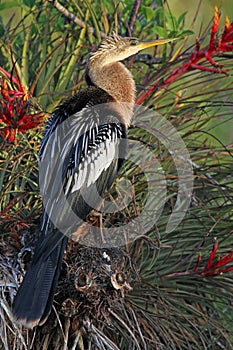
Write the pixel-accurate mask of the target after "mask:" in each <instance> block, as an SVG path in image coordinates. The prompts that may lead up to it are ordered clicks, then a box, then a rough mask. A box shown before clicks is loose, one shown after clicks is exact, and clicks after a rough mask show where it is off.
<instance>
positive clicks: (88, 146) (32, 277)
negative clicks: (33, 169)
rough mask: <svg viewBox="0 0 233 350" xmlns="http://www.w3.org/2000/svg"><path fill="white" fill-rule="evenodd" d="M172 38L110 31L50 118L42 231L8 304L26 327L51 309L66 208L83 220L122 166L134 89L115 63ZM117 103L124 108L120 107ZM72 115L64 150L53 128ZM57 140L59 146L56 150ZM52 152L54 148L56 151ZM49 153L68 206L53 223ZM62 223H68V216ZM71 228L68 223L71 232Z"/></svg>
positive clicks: (45, 143) (41, 319) (46, 135)
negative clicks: (82, 82) (79, 83)
mask: <svg viewBox="0 0 233 350" xmlns="http://www.w3.org/2000/svg"><path fill="white" fill-rule="evenodd" d="M172 40H173V39H161V40H155V41H152V42H145V43H143V42H140V41H139V40H137V39H135V38H128V37H125V38H123V37H120V36H117V35H115V34H114V35H112V36H110V37H107V38H106V39H105V40H103V42H102V43H101V44H100V46H99V48H98V49H97V50H96V51H95V52H94V53H92V54H91V55H90V58H89V60H88V63H87V69H86V81H87V84H88V87H87V88H86V89H85V90H83V91H80V92H79V93H78V94H76V95H74V96H73V97H71V98H70V99H68V100H66V101H65V102H63V104H61V105H60V106H59V107H58V108H57V109H56V110H55V112H54V113H53V114H52V116H51V118H50V119H49V121H48V123H47V126H46V128H45V132H44V137H43V140H42V144H41V148H40V152H39V167H45V168H46V166H44V165H43V162H44V159H45V158H46V159H47V163H48V171H47V169H46V171H45V176H44V179H43V181H44V183H43V187H44V188H43V190H42V199H43V193H44V196H47V198H48V200H46V203H47V204H48V205H47V207H46V204H45V205H44V206H45V208H44V212H43V218H42V223H41V235H40V238H39V241H38V243H37V246H36V249H35V252H34V256H33V258H32V262H31V264H30V266H29V268H28V269H27V272H26V275H25V277H24V280H23V282H22V283H21V286H20V288H19V290H18V292H17V295H16V297H15V300H14V303H13V315H14V317H15V319H16V320H17V321H18V322H19V323H21V324H23V325H25V326H26V327H30V328H32V327H34V326H36V325H41V324H43V323H44V322H45V321H46V319H47V317H48V315H49V313H50V311H51V307H52V303H53V298H54V293H55V290H56V287H57V282H58V278H59V275H60V271H61V264H62V257H63V253H64V250H65V248H66V245H67V240H68V235H64V231H63V232H61V231H62V230H61V229H60V226H59V225H60V223H61V224H62V221H63V219H64V220H65V218H67V217H69V211H70V212H71V211H73V212H75V214H76V215H77V217H79V218H81V219H82V220H85V218H86V217H87V216H88V214H90V212H91V210H92V208H96V207H98V204H99V202H100V196H102V195H103V194H104V192H105V191H106V190H107V189H109V187H110V186H111V184H112V182H113V180H114V178H115V177H116V175H117V173H118V171H119V168H120V167H121V164H122V159H119V158H120V157H121V158H123V157H122V156H120V155H119V152H118V148H119V141H120V140H121V139H126V136H127V129H128V126H129V125H130V121H131V118H132V114H133V105H134V102H135V92H136V89H135V83H134V80H133V77H132V75H131V73H130V72H129V71H128V69H127V68H126V67H125V66H124V65H123V64H122V63H121V62H120V61H122V60H124V59H126V58H127V57H130V56H132V55H134V54H137V53H138V52H139V51H140V50H142V49H145V48H148V47H151V46H156V45H160V44H164V43H168V42H170V41H172ZM111 102H115V103H117V104H119V108H115V107H111ZM121 103H122V104H123V103H124V105H125V106H126V108H121ZM101 104H108V107H107V108H105V112H104V113H103V115H102V116H99V115H96V113H89V114H88V113H85V111H86V110H87V109H88V108H91V107H93V106H96V105H101ZM99 110H100V109H99ZM94 114H95V115H94ZM97 114H98V113H97ZM87 116H88V117H87ZM72 117H74V119H73V121H75V127H73V129H72V128H71V129H72V132H71V133H70V134H69V137H68V139H69V140H68V141H69V145H70V147H68V148H67V149H66V147H65V146H64V145H65V143H64V142H63V143H60V139H59V138H60V137H61V136H60V133H59V132H57V130H58V129H59V126H61V125H62V123H64V122H65V121H67V120H69V118H72ZM72 125H73V124H72ZM68 131H69V130H68ZM68 141H67V142H68ZM48 144H50V148H49V147H48ZM61 144H62V145H63V149H60V148H59V147H61ZM58 149H59V151H58ZM103 149H104V152H103ZM54 150H57V151H55V153H56V154H54ZM52 153H53V154H52ZM54 157H55V158H56V161H57V162H58V163H61V164H62V186H63V189H62V191H63V194H64V193H65V196H66V198H67V200H68V202H69V203H70V209H69V207H68V209H67V208H66V212H65V213H64V212H62V211H61V212H58V213H57V216H58V219H57V220H58V221H57V220H56V219H55V222H54V215H56V212H55V213H54V212H52V210H53V209H52V208H53V204H54V202H55V201H56V202H57V201H58V200H57V197H56V189H57V187H59V186H61V184H56V176H57V174H56V171H57V167H56V166H53V167H50V160H51V162H52V161H53V158H54ZM53 164H55V163H54V161H53ZM90 169H91V171H90ZM62 186H61V187H62ZM93 186H96V188H97V189H98V192H99V196H96V197H95V196H94V195H92V193H94V192H93V191H92V189H93ZM54 187H55V189H54ZM92 196H93V197H94V198H92ZM58 198H59V196H58ZM84 198H85V199H86V198H89V199H90V200H91V204H90V200H89V201H88V202H89V203H86V202H85V200H84ZM43 203H44V201H43ZM65 221H66V224H67V222H68V223H69V220H65ZM57 222H59V225H57ZM72 224H73V222H72ZM59 229H60V230H59ZM66 229H67V228H66ZM68 229H69V228H68ZM72 230H73V227H72V228H71V229H70V231H71V232H70V233H72Z"/></svg>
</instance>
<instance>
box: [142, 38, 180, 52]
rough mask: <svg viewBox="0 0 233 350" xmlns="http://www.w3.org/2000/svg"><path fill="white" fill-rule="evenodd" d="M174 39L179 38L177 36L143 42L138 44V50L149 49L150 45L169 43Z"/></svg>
mask: <svg viewBox="0 0 233 350" xmlns="http://www.w3.org/2000/svg"><path fill="white" fill-rule="evenodd" d="M174 40H177V38H167V39H158V40H153V41H147V42H141V43H140V44H138V45H137V47H138V50H139V51H141V50H144V49H147V48H148V47H152V46H158V45H163V44H167V43H170V42H172V41H174Z"/></svg>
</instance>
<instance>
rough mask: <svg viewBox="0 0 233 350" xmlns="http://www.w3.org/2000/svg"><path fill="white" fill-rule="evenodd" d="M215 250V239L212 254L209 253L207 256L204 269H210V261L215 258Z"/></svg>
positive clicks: (216, 246)
mask: <svg viewBox="0 0 233 350" xmlns="http://www.w3.org/2000/svg"><path fill="white" fill-rule="evenodd" d="M217 250H218V241H217V239H216V238H215V241H214V244H213V249H212V252H211V253H210V256H209V259H208V261H207V263H206V266H205V269H209V268H210V266H211V264H212V261H213V259H214V258H215V255H216V252H217Z"/></svg>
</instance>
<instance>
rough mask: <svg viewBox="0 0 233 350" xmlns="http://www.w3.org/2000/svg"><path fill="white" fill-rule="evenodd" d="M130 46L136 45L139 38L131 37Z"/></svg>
mask: <svg viewBox="0 0 233 350" xmlns="http://www.w3.org/2000/svg"><path fill="white" fill-rule="evenodd" d="M129 42H130V46H135V45H137V44H138V40H137V39H134V38H133V39H130V41H129Z"/></svg>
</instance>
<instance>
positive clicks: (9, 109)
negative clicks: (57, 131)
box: [0, 67, 43, 142]
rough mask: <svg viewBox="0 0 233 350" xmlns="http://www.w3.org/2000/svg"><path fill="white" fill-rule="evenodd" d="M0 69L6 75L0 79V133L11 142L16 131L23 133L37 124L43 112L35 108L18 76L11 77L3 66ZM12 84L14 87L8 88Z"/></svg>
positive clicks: (40, 120) (41, 118)
mask: <svg viewBox="0 0 233 350" xmlns="http://www.w3.org/2000/svg"><path fill="white" fill-rule="evenodd" d="M0 71H1V72H2V73H3V74H4V75H5V77H6V78H5V77H4V78H2V79H1V81H0V92H1V95H2V99H0V134H1V135H2V136H3V137H4V138H5V139H7V140H9V141H10V142H13V141H14V140H15V137H16V135H17V133H18V132H22V133H25V132H26V131H27V130H29V129H33V128H35V127H36V126H38V125H39V124H40V123H41V122H42V120H43V113H42V112H41V111H38V110H37V109H36V108H35V106H34V105H33V103H32V99H31V96H30V94H29V92H28V91H27V89H26V88H25V87H24V86H23V85H22V84H21V82H20V80H19V78H18V76H17V78H13V79H11V77H10V74H9V73H8V72H6V71H5V70H4V69H3V68H1V67H0ZM10 81H11V83H10ZM12 84H13V86H15V88H10V86H11V85H12Z"/></svg>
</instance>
